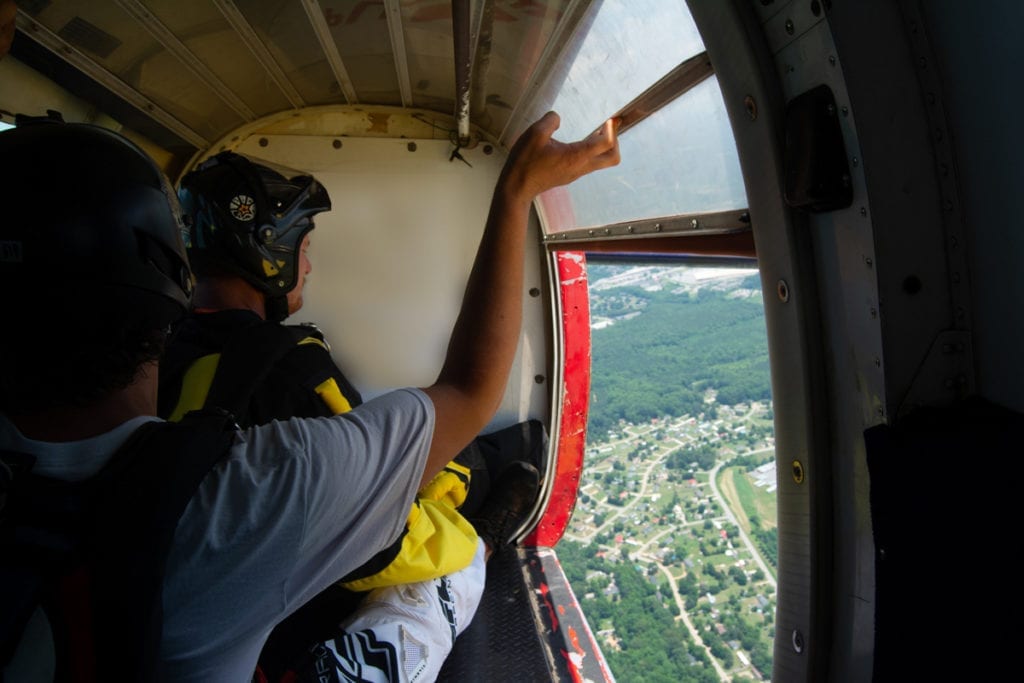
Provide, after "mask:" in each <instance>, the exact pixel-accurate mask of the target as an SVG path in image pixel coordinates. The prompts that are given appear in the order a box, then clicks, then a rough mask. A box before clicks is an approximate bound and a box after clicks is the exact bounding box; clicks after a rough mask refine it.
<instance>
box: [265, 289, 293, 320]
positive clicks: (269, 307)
mask: <svg viewBox="0 0 1024 683" xmlns="http://www.w3.org/2000/svg"><path fill="white" fill-rule="evenodd" d="M263 309H264V311H263V312H264V313H265V315H266V319H267V320H269V321H271V322H275V323H279V322H281V321H282V320H284V319H285V318H287V317H288V296H287V295H286V294H277V295H270V294H267V295H266V296H265V297H264V299H263Z"/></svg>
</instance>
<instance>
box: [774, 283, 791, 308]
mask: <svg viewBox="0 0 1024 683" xmlns="http://www.w3.org/2000/svg"><path fill="white" fill-rule="evenodd" d="M775 290H776V292H778V295H779V300H780V301H782V303H786V302H787V301H789V285H788V284H786V281H785V280H779V283H778V284H777V285H776V286H775Z"/></svg>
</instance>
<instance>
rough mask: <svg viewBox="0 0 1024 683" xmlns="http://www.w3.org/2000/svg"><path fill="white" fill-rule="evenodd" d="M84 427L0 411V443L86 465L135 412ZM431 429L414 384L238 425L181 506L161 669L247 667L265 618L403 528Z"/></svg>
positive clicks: (88, 470)
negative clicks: (87, 433) (343, 407)
mask: <svg viewBox="0 0 1024 683" xmlns="http://www.w3.org/2000/svg"><path fill="white" fill-rule="evenodd" d="M149 419H153V418H136V419H134V420H131V421H129V422H127V423H125V424H123V425H121V426H120V427H118V428H117V429H114V430H112V431H111V432H108V433H106V434H103V435H100V436H97V437H94V438H92V439H86V440H84V441H78V442H72V443H61V444H51V443H44V442H39V441H32V440H29V439H25V438H24V437H23V436H21V434H19V433H18V431H17V430H16V429H15V428H14V427H13V425H11V424H10V423H9V422H8V421H7V420H6V419H3V418H2V416H0V448H8V449H11V450H19V451H23V452H28V453H31V454H33V455H36V456H37V457H38V458H39V460H38V462H37V465H36V467H35V471H36V472H38V473H40V474H44V475H47V476H52V477H57V478H62V479H67V480H80V479H84V478H87V477H89V476H91V475H92V474H95V473H96V471H98V470H99V469H100V468H101V467H102V466H103V464H104V463H105V462H106V460H107V458H109V457H110V455H111V454H113V452H114V451H116V450H117V448H118V447H119V446H120V445H121V444H122V443H123V442H124V440H125V439H127V438H128V436H129V435H130V434H131V433H132V431H134V430H135V428H137V427H138V426H139V425H140V424H142V423H144V422H146V421H147V420H149ZM433 430H434V411H433V404H432V403H431V402H430V400H429V398H427V396H426V395H425V394H424V393H422V392H420V391H418V390H415V389H403V390H400V391H395V392H391V393H388V394H384V395H382V396H380V397H378V398H376V399H374V400H372V401H370V402H368V403H366V404H364V405H362V406H360V407H359V408H357V409H355V410H353V411H351V412H349V413H345V414H343V415H338V416H335V417H329V418H315V419H293V420H288V421H285V422H272V423H270V424H268V425H263V426H261V427H255V428H253V429H249V430H246V431H245V432H242V434H241V438H239V439H238V440H237V443H236V444H235V445H234V446H233V447H232V449H231V452H230V453H229V455H228V457H226V458H225V459H224V460H223V461H222V462H220V463H219V464H218V465H217V467H216V468H215V469H214V470H213V472H211V474H210V475H209V476H207V477H206V478H205V479H204V480H203V482H202V484H201V485H200V488H199V491H198V492H197V494H196V495H195V496H194V497H193V499H192V501H191V502H190V503H189V504H188V507H187V508H186V509H185V513H184V515H183V516H182V518H181V521H180V522H179V524H178V529H177V532H176V533H175V537H174V545H173V547H172V549H171V554H170V556H169V557H168V564H167V578H166V579H165V581H164V595H163V603H164V632H163V640H162V643H161V651H160V656H161V678H162V680H166V681H239V682H244V681H248V680H250V679H251V677H252V673H253V670H254V669H255V666H256V660H257V657H258V656H259V652H260V649H261V648H262V646H263V642H264V641H265V639H266V637H267V635H268V634H269V633H270V630H271V629H272V628H273V627H274V626H275V625H276V624H277V623H278V622H279V621H280V620H282V619H284V618H285V617H286V616H288V615H289V614H290V613H291V612H293V611H294V610H295V609H297V608H298V607H299V606H301V605H302V604H303V603H304V602H306V601H307V600H308V599H309V598H311V597H312V596H314V595H316V594H317V593H319V592H320V591H321V590H323V589H324V588H326V587H327V586H328V585H330V584H331V583H333V582H334V581H336V580H337V579H339V578H340V577H342V576H344V575H345V574H347V573H348V572H350V571H351V570H353V569H355V568H356V567H358V566H360V565H361V564H363V563H364V562H365V561H366V560H368V559H369V558H370V557H372V556H373V555H374V554H375V553H376V552H377V551H379V550H380V549H382V548H384V547H385V546H387V545H389V544H390V543H391V542H392V541H394V539H396V538H397V537H398V535H399V533H400V532H401V530H402V528H403V526H404V523H405V519H406V517H407V515H408V512H409V506H410V505H411V504H412V501H413V498H414V496H415V494H416V489H417V487H418V485H419V481H420V477H421V475H422V472H423V467H424V463H425V461H426V455H427V451H428V450H429V447H430V441H431V437H432V435H433Z"/></svg>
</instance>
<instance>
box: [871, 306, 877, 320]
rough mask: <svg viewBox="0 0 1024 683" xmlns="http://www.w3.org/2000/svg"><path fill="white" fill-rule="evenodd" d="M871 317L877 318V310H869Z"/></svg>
mask: <svg viewBox="0 0 1024 683" xmlns="http://www.w3.org/2000/svg"><path fill="white" fill-rule="evenodd" d="M871 317H872V318H877V317H878V309H877V308H872V309H871Z"/></svg>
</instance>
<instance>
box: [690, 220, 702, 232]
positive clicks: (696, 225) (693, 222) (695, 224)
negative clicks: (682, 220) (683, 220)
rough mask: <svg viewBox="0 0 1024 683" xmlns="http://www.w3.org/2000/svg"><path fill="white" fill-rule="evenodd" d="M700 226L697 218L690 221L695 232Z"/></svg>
mask: <svg viewBox="0 0 1024 683" xmlns="http://www.w3.org/2000/svg"><path fill="white" fill-rule="evenodd" d="M699 226H700V223H699V222H698V221H697V219H696V218H691V219H690V227H691V228H693V229H694V230H696V229H697V228H698V227H699Z"/></svg>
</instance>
